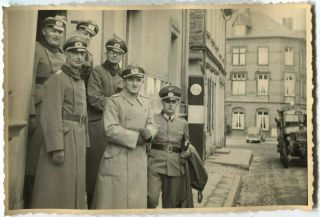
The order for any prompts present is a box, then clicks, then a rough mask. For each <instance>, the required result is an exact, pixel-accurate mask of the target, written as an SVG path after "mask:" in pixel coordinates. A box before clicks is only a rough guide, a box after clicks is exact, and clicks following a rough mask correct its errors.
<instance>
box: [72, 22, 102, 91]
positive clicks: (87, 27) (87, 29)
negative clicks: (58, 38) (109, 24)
mask: <svg viewBox="0 0 320 217" xmlns="http://www.w3.org/2000/svg"><path fill="white" fill-rule="evenodd" d="M76 30H77V34H79V35H82V36H84V37H85V38H86V39H87V40H88V45H89V44H90V42H91V40H92V38H93V37H94V36H96V35H97V34H98V32H99V26H98V25H97V24H96V22H94V21H93V20H81V21H79V22H78V23H77V26H76ZM84 59H85V61H84V63H83V65H82V68H83V70H82V73H81V78H82V79H83V80H84V83H85V85H86V86H87V83H88V79H89V76H90V74H91V72H92V70H93V57H92V54H91V53H90V52H89V51H87V54H86V56H85V58H84Z"/></svg>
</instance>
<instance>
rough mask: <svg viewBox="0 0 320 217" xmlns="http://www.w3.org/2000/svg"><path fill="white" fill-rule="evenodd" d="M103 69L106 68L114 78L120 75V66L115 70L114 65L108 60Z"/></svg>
mask: <svg viewBox="0 0 320 217" xmlns="http://www.w3.org/2000/svg"><path fill="white" fill-rule="evenodd" d="M102 67H103V68H105V69H106V70H107V71H108V72H109V73H110V74H111V75H112V76H115V75H116V74H117V73H118V74H119V75H120V71H121V70H120V66H119V64H118V67H117V68H118V69H115V68H113V66H112V64H111V63H110V62H109V61H108V60H106V61H105V62H104V63H103V64H102Z"/></svg>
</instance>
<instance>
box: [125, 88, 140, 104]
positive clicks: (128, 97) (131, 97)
mask: <svg viewBox="0 0 320 217" xmlns="http://www.w3.org/2000/svg"><path fill="white" fill-rule="evenodd" d="M120 94H121V95H122V96H123V98H125V99H126V100H127V101H128V102H129V103H130V104H131V105H134V103H135V101H138V102H139V103H140V104H141V105H143V104H145V103H146V101H145V97H144V96H143V95H141V94H140V93H139V94H138V96H136V97H135V96H132V95H131V94H130V93H129V92H128V91H127V90H126V89H123V90H122V91H121V92H120Z"/></svg>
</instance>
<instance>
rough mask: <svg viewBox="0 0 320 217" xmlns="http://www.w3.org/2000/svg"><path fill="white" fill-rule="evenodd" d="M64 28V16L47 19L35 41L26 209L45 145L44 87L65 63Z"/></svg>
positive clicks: (27, 160)
mask: <svg viewBox="0 0 320 217" xmlns="http://www.w3.org/2000/svg"><path fill="white" fill-rule="evenodd" d="M65 28H66V21H65V20H64V17H61V16H56V17H47V18H46V19H45V20H44V21H43V22H42V29H41V33H42V38H41V39H40V40H39V41H37V42H36V47H35V53H34V65H33V82H32V94H31V102H30V112H29V134H28V143H27V155H26V170H25V183H24V200H25V208H29V206H30V197H31V193H32V189H33V183H34V177H35V174H36V168H37V163H38V158H39V152H40V147H41V146H42V145H43V142H44V141H43V135H42V131H41V127H40V110H41V106H42V96H43V87H44V83H45V82H46V81H47V80H48V78H49V77H50V76H51V75H53V74H54V73H55V72H56V71H57V70H58V69H60V67H61V66H62V65H63V64H64V63H65V62H66V59H65V56H64V54H63V50H62V48H61V45H62V39H63V36H64V32H65Z"/></svg>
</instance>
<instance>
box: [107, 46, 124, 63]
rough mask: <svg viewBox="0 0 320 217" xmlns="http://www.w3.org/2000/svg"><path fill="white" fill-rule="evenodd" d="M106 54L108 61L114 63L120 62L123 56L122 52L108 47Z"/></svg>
mask: <svg viewBox="0 0 320 217" xmlns="http://www.w3.org/2000/svg"><path fill="white" fill-rule="evenodd" d="M106 54H107V59H108V61H109V62H111V63H114V64H118V63H119V62H120V61H121V60H122V58H123V54H122V53H120V52H118V51H115V50H111V49H108V50H107V53H106Z"/></svg>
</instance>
